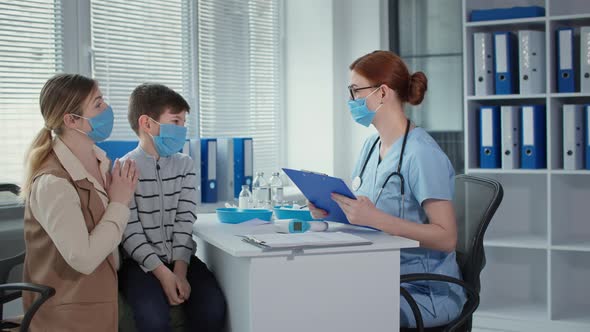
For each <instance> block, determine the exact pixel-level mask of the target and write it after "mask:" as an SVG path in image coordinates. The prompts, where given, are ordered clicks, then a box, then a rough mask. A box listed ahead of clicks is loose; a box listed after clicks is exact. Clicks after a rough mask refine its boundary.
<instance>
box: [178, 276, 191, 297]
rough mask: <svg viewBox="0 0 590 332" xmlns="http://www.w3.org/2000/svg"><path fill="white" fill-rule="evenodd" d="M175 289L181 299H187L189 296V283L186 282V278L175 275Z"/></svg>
mask: <svg viewBox="0 0 590 332" xmlns="http://www.w3.org/2000/svg"><path fill="white" fill-rule="evenodd" d="M176 289H177V290H178V296H179V297H180V299H182V300H183V301H186V300H188V298H189V297H190V296H191V285H190V284H189V283H188V280H186V278H183V277H180V276H178V275H177V276H176Z"/></svg>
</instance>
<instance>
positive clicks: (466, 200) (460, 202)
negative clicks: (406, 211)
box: [400, 175, 504, 332]
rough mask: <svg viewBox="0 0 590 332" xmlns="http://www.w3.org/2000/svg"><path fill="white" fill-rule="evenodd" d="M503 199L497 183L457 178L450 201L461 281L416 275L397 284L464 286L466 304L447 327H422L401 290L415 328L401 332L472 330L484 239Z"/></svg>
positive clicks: (413, 306) (411, 301)
mask: <svg viewBox="0 0 590 332" xmlns="http://www.w3.org/2000/svg"><path fill="white" fill-rule="evenodd" d="M503 196H504V190H503V189H502V185H501V184H500V183H499V182H498V181H495V180H492V179H486V178H483V177H478V176H472V175H458V176H456V178H455V197H454V199H453V205H454V207H455V213H456V214H457V229H458V238H457V248H456V252H457V264H458V265H459V268H460V270H461V274H462V277H463V280H458V279H455V278H451V277H448V276H443V275H437V274H430V273H419V274H406V275H402V276H400V283H405V282H412V281H425V280H431V281H439V282H447V283H454V284H457V285H460V286H462V287H463V289H464V290H465V293H466V295H467V302H466V303H465V305H464V306H463V310H462V312H461V314H460V315H459V317H457V318H456V319H454V320H453V321H451V322H449V323H448V324H447V325H444V326H438V327H433V328H424V323H423V320H422V315H421V314H420V311H419V309H418V305H417V304H416V302H415V301H414V299H413V298H412V297H411V295H410V294H409V293H408V292H407V291H406V290H405V289H404V288H403V287H401V289H400V294H401V296H403V297H404V298H405V299H406V301H408V304H409V305H410V308H411V309H412V312H413V313H414V317H415V319H416V328H415V329H407V328H402V329H400V331H406V332H409V331H419V332H422V331H427V332H434V331H443V332H450V331H471V324H472V318H473V312H475V309H477V307H478V306H479V291H480V279H479V275H480V273H481V271H482V270H483V268H484V266H485V263H486V258H485V252H484V247H483V238H484V234H485V231H486V229H487V228H488V224H489V223H490V220H492V217H493V216H494V213H495V212H496V210H497V209H498V206H499V205H500V202H502V197H503Z"/></svg>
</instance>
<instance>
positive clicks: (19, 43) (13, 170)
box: [0, 0, 63, 183]
mask: <svg viewBox="0 0 590 332" xmlns="http://www.w3.org/2000/svg"><path fill="white" fill-rule="evenodd" d="M62 29H63V20H62V12H61V3H60V1H58V0H36V1H0V142H2V144H0V154H1V155H2V162H1V163H0V181H7V182H13V183H21V182H22V177H23V172H24V167H23V165H24V157H25V152H26V151H27V150H28V147H29V145H30V144H31V142H32V140H33V137H34V136H35V135H36V134H37V132H38V131H39V130H40V129H41V128H43V118H42V117H41V112H40V110H39V93H40V92H41V88H42V87H43V84H45V82H46V81H47V79H49V78H50V77H51V76H53V75H55V74H56V73H57V72H60V71H63V32H62Z"/></svg>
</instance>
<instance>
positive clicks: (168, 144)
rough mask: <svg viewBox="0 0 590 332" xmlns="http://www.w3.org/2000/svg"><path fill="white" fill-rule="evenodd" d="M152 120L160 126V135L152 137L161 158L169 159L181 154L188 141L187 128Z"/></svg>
mask: <svg viewBox="0 0 590 332" xmlns="http://www.w3.org/2000/svg"><path fill="white" fill-rule="evenodd" d="M150 120H152V121H154V122H155V123H157V124H159V125H160V135H158V136H152V138H153V139H154V145H155V146H156V150H157V151H158V154H159V155H160V156H161V157H169V156H171V155H173V154H175V153H177V152H180V150H181V149H182V147H183V146H184V142H185V141H186V127H184V126H177V125H173V124H168V123H159V122H158V121H156V120H154V119H152V118H150ZM150 136H151V135H150Z"/></svg>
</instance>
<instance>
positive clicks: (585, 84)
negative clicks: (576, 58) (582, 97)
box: [580, 27, 590, 93]
mask: <svg viewBox="0 0 590 332" xmlns="http://www.w3.org/2000/svg"><path fill="white" fill-rule="evenodd" d="M580 91H581V92H586V93H588V92H590V27H581V28H580Z"/></svg>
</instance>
